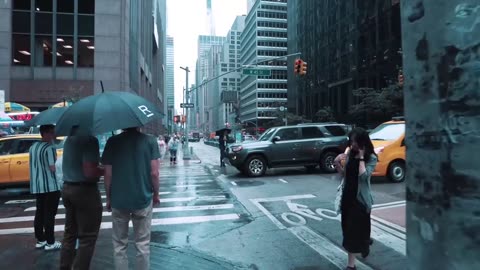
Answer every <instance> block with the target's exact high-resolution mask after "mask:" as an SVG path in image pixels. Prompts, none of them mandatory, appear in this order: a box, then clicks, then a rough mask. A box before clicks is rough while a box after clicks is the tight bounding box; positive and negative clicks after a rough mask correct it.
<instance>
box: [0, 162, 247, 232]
mask: <svg viewBox="0 0 480 270" xmlns="http://www.w3.org/2000/svg"><path fill="white" fill-rule="evenodd" d="M100 191H101V194H102V202H103V205H104V206H105V190H104V188H103V185H100ZM125 196H128V194H125ZM4 206H9V207H20V208H22V209H23V211H22V213H20V214H18V215H16V216H13V217H5V218H0V235H9V234H25V233H33V232H34V228H33V220H34V216H35V210H36V207H35V199H34V198H32V197H30V198H28V199H18V200H9V201H6V202H5V205H4ZM240 213H241V210H240V208H238V207H237V206H236V204H235V203H234V202H233V200H232V199H231V198H230V195H229V194H228V192H227V191H226V190H224V189H223V188H222V187H221V186H220V184H219V183H218V182H217V181H216V180H215V179H214V177H213V176H212V175H211V174H210V173H209V172H207V170H206V168H205V167H204V166H202V165H200V164H190V165H187V166H175V165H174V166H168V165H162V168H161V169H160V205H159V206H156V207H154V208H153V217H152V230H153V229H155V226H168V225H188V224H190V226H194V225H195V224H199V223H209V222H215V223H218V222H221V221H223V222H232V221H235V220H237V219H239V218H240ZM55 219H56V225H55V231H63V230H64V221H65V208H64V206H63V204H62V201H61V200H60V204H59V207H58V213H57V215H56V217H55ZM130 226H131V223H130ZM111 227H112V223H111V213H110V212H107V211H106V210H104V212H103V219H102V224H101V229H110V228H111Z"/></svg>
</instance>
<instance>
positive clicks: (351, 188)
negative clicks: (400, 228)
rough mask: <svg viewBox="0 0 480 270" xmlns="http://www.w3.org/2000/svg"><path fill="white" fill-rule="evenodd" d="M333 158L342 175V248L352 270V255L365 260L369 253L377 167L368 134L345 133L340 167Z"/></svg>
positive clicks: (360, 130)
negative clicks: (372, 185) (373, 180)
mask: <svg viewBox="0 0 480 270" xmlns="http://www.w3.org/2000/svg"><path fill="white" fill-rule="evenodd" d="M342 158H343V156H342V157H338V158H337V159H336V166H337V170H339V172H341V173H342V174H343V180H342V183H341V184H340V187H339V188H340V190H341V202H340V203H341V204H340V211H341V214H342V215H341V219H342V220H341V221H342V222H341V223H342V232H343V247H344V248H345V250H346V251H347V252H348V266H347V268H346V269H347V270H354V269H356V267H355V260H356V258H355V256H356V254H359V253H360V254H361V255H362V257H363V258H366V257H367V256H368V255H369V253H370V244H371V238H370V231H371V230H370V228H371V224H370V213H371V210H372V205H373V198H372V193H371V190H370V178H371V175H372V173H373V171H374V169H375V166H376V165H377V156H376V154H375V152H374V148H373V144H372V141H371V140H370V138H369V136H368V133H367V132H366V131H365V130H364V129H362V128H355V129H353V130H352V131H351V132H350V134H349V149H348V151H347V152H346V154H345V156H344V158H346V161H345V165H342V164H341V159H342Z"/></svg>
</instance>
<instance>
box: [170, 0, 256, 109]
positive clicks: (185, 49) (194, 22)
mask: <svg viewBox="0 0 480 270" xmlns="http://www.w3.org/2000/svg"><path fill="white" fill-rule="evenodd" d="M212 12H213V15H214V20H215V21H214V23H215V34H216V35H217V36H226V35H227V33H228V31H229V30H230V27H231V26H232V24H233V22H234V20H235V17H236V16H240V15H246V13H247V0H212ZM167 18H168V22H167V27H168V28H167V34H168V35H170V36H173V37H174V42H175V47H174V49H175V68H174V71H175V108H180V105H179V104H180V103H181V101H182V98H183V94H182V92H183V87H185V71H183V70H181V69H180V66H182V67H185V66H188V67H189V69H190V70H191V72H190V75H189V81H188V84H190V85H191V84H192V83H195V63H196V61H197V41H198V36H199V35H209V34H210V27H209V26H208V20H207V0H167Z"/></svg>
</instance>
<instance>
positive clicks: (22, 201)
mask: <svg viewBox="0 0 480 270" xmlns="http://www.w3.org/2000/svg"><path fill="white" fill-rule="evenodd" d="M101 193H103V194H105V192H101ZM171 193H172V192H171V191H161V192H158V194H159V195H166V194H171ZM101 197H102V199H105V198H107V196H105V195H101ZM61 200H62V198H60V201H61ZM35 201H36V200H35V199H29V200H11V201H7V202H5V204H20V203H32V202H35Z"/></svg>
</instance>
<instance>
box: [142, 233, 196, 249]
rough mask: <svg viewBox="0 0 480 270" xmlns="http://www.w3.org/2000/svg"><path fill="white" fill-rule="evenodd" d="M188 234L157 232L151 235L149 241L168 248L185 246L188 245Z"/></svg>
mask: <svg viewBox="0 0 480 270" xmlns="http://www.w3.org/2000/svg"><path fill="white" fill-rule="evenodd" d="M190 236H191V235H190V233H189V232H158V231H153V232H152V233H151V241H152V242H154V243H158V244H164V245H169V246H185V245H188V244H190Z"/></svg>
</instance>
